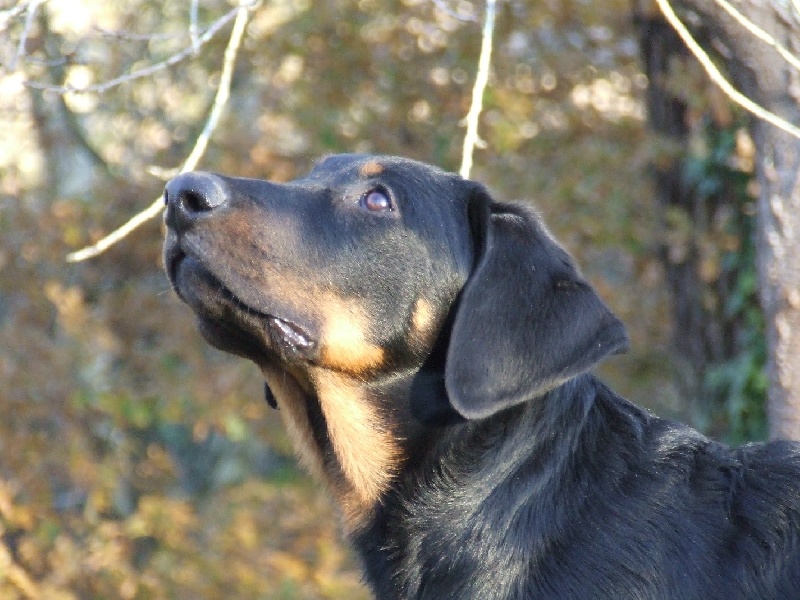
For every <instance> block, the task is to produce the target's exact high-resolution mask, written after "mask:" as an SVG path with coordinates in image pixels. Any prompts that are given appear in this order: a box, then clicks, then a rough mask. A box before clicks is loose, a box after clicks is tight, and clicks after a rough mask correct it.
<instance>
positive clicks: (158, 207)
mask: <svg viewBox="0 0 800 600" xmlns="http://www.w3.org/2000/svg"><path fill="white" fill-rule="evenodd" d="M250 6H251V5H250V4H247V5H245V4H242V5H240V6H239V8H237V9H236V11H237V12H236V21H235V22H234V24H233V31H231V37H230V40H229V41H228V46H227V48H225V56H224V60H223V65H222V73H221V75H220V79H219V87H218V88H217V93H216V96H215V97H214V103H213V104H212V105H211V110H210V111H209V114H208V120H207V121H206V124H205V127H203V131H202V132H201V134H200V136H199V137H198V138H197V141H196V142H195V145H194V148H193V149H192V152H191V153H190V154H189V157H188V158H187V159H186V161H185V162H184V163H183V167H181V169H180V172H181V173H183V172H185V171H191V170H192V169H194V168H195V167H196V166H197V163H198V162H199V161H200V158H202V156H203V154H204V153H205V151H206V148H207V147H208V141H209V139H210V138H211V135H212V134H213V133H214V130H215V129H216V127H217V123H219V119H220V116H221V115H222V112H223V110H224V108H225V105H226V104H227V103H228V99H229V98H230V90H231V78H232V76H233V67H234V64H235V63H236V55H237V53H238V52H239V46H240V45H241V42H242V38H243V37H244V32H245V26H246V25H247V20H248V18H249V8H250ZM163 209H164V206H163V199H162V198H161V197H158V198H156V199H155V200H154V201H153V203H152V204H151V205H150V206H148V207H147V208H146V209H144V210H143V211H141V212H140V213H138V214H136V215H134V216H133V218H131V219H130V220H129V221H128V222H127V223H125V224H124V225H122V227H119V228H118V229H116V230H114V231H113V232H111V233H110V234H108V235H107V236H106V237H104V238H103V239H101V240H100V241H98V242H97V243H96V244H94V245H92V246H88V247H86V248H83V249H82V250H78V251H77V252H71V253H70V254H68V255H67V261H68V262H80V261H83V260H86V259H88V258H93V257H95V256H97V255H99V254H101V253H103V252H104V251H105V250H107V249H108V248H110V247H111V246H113V245H114V244H116V243H117V242H119V241H120V240H122V239H123V238H125V237H126V236H128V235H129V234H130V233H131V232H132V231H134V230H135V229H137V228H138V227H139V226H140V225H142V224H144V223H146V222H147V221H149V220H151V219H154V218H155V217H157V216H158V215H160V214H161V212H162V210H163Z"/></svg>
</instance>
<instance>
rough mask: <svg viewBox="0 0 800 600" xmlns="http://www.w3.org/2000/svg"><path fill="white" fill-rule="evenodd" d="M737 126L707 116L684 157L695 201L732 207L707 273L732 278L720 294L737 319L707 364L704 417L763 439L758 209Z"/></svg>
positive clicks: (731, 319) (731, 436) (728, 430)
mask: <svg viewBox="0 0 800 600" xmlns="http://www.w3.org/2000/svg"><path fill="white" fill-rule="evenodd" d="M742 127H743V126H742V124H741V123H740V122H734V123H732V124H731V125H729V126H728V127H719V126H718V125H717V124H714V123H712V122H710V121H709V122H708V124H707V126H706V127H705V128H704V133H705V135H704V142H705V143H704V144H703V147H702V149H701V151H699V152H696V153H695V154H694V155H692V156H690V157H689V158H688V159H687V160H686V162H685V171H684V174H685V178H686V180H687V182H688V183H689V184H691V186H692V187H693V189H694V190H695V191H696V193H697V195H698V196H699V198H700V199H702V200H706V201H713V199H714V198H719V197H724V198H725V199H726V203H727V204H726V206H727V207H729V208H730V209H731V210H730V211H729V212H726V213H725V217H724V221H723V223H722V224H721V226H720V227H719V230H718V232H717V234H718V236H717V239H716V240H715V247H716V248H717V249H718V250H717V252H718V262H719V265H718V268H717V269H714V270H713V271H712V272H713V273H714V274H713V280H714V281H718V280H720V279H723V278H731V279H732V284H731V285H729V287H728V289H727V293H726V295H725V297H724V299H723V306H722V311H721V313H722V315H721V318H723V319H725V320H726V321H727V322H728V323H732V324H735V333H736V337H737V339H736V340H734V347H735V353H734V356H733V357H731V358H729V359H728V360H725V361H722V362H720V363H718V364H715V365H713V366H712V367H711V368H710V369H708V370H707V372H706V375H705V381H704V385H705V388H706V389H707V392H708V394H709V395H710V396H711V397H712V398H713V399H714V401H713V403H711V404H710V405H709V408H708V410H709V414H708V415H706V419H707V422H708V423H714V421H715V420H716V421H717V424H715V425H711V428H712V429H719V428H720V426H721V427H722V428H724V437H725V438H726V439H727V440H728V441H729V442H731V443H742V442H746V441H752V440H760V439H764V438H766V436H767V420H766V396H767V378H766V375H765V365H766V341H765V325H764V317H763V313H762V311H761V306H760V304H759V299H758V288H757V274H756V261H755V210H754V199H753V198H752V195H751V193H750V188H749V186H750V185H751V184H752V182H753V173H752V171H751V170H747V169H746V168H743V165H742V163H743V157H742V156H741V154H742V152H741V149H737V136H741V135H742ZM744 162H745V163H746V157H744ZM714 281H709V282H708V283H709V284H713V283H714ZM720 408H722V410H719V409H720ZM720 417H721V418H722V420H723V423H722V424H721V425H720V424H719V420H720Z"/></svg>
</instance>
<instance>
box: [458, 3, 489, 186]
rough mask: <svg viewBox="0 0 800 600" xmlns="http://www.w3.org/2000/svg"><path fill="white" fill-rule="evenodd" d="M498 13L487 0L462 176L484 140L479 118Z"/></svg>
mask: <svg viewBox="0 0 800 600" xmlns="http://www.w3.org/2000/svg"><path fill="white" fill-rule="evenodd" d="M495 13H496V0H486V14H485V16H484V20H483V35H482V41H481V55H480V58H479V59H478V73H477V75H476V76H475V86H474V87H473V88H472V104H471V106H470V108H469V112H468V113H467V119H466V121H467V133H466V135H465V136H464V147H463V151H462V154H461V169H460V170H459V173H460V174H461V176H462V177H464V178H467V177H469V173H470V171H471V170H472V153H473V152H474V150H475V146H478V145H480V144H482V143H483V142H482V141H481V140H480V138H479V137H478V119H479V118H480V116H481V111H482V110H483V93H484V91H485V90H486V83H487V82H488V81H489V69H490V67H491V64H492V37H493V35H494V19H495Z"/></svg>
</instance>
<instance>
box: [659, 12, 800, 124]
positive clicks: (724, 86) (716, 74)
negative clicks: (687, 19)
mask: <svg viewBox="0 0 800 600" xmlns="http://www.w3.org/2000/svg"><path fill="white" fill-rule="evenodd" d="M656 2H657V3H658V7H659V8H660V9H661V12H662V13H663V14H664V17H665V18H666V19H667V21H668V22H669V24H670V25H672V27H673V29H675V31H676V32H677V33H678V35H679V36H680V38H681V39H682V40H683V42H684V43H685V44H686V46H687V47H688V48H689V50H690V51H691V52H692V54H694V56H695V58H697V60H698V61H700V64H701V65H702V67H703V69H704V70H705V72H706V74H707V75H708V76H709V78H710V79H711V81H713V82H714V83H715V84H717V86H718V87H719V88H720V89H721V90H722V91H723V92H724V93H725V95H726V96H728V97H729V98H730V99H731V100H733V102H735V103H736V104H738V105H739V106H741V107H742V108H744V109H745V110H746V111H748V112H749V113H751V114H752V115H754V116H756V117H758V118H759V119H762V120H764V121H766V122H767V123H770V124H771V125H774V126H775V127H777V128H778V129H781V130H782V131H785V132H786V133H788V134H790V135H792V136H794V137H796V138H798V139H800V128H797V127H796V126H794V125H792V124H791V123H789V122H788V121H786V120H785V119H782V118H781V117H779V116H778V115H776V114H775V113H772V112H770V111H768V110H767V109H765V108H764V107H762V106H759V105H758V104H756V103H755V102H753V101H752V100H751V99H750V98H748V97H747V96H745V95H744V94H742V93H741V92H740V91H739V90H737V89H736V88H735V87H733V85H732V84H731V83H730V82H729V81H728V80H727V79H725V76H724V75H723V74H722V73H721V72H720V70H719V69H718V68H717V66H716V65H715V64H714V62H713V61H712V60H711V58H710V57H709V56H708V54H706V52H705V50H703V48H702V47H701V46H700V44H698V43H697V40H695V39H694V38H693V37H692V34H691V33H690V32H689V30H688V29H687V28H686V25H684V24H683V22H682V21H681V20H680V18H679V17H678V15H677V14H675V11H674V10H673V9H672V6H670V4H669V1H668V0H656Z"/></svg>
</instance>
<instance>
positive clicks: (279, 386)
mask: <svg viewBox="0 0 800 600" xmlns="http://www.w3.org/2000/svg"><path fill="white" fill-rule="evenodd" d="M261 372H262V373H263V374H264V378H265V379H266V380H267V385H268V386H269V389H270V391H271V392H272V395H273V396H274V397H275V401H276V402H277V403H278V408H279V409H280V410H279V412H280V415H281V420H282V421H283V425H284V427H286V433H287V435H288V436H289V440H290V441H291V443H292V447H293V448H294V451H295V453H296V454H297V456H298V457H299V460H300V464H301V465H302V466H303V467H305V468H306V470H307V471H308V472H309V473H310V474H311V476H312V477H315V478H317V479H318V480H319V481H322V482H323V483H327V482H328V477H327V474H326V473H325V469H324V465H323V461H322V454H321V452H320V448H319V446H318V445H317V443H316V441H315V440H314V436H313V434H312V433H311V423H310V422H309V420H308V413H307V411H306V401H305V398H304V393H305V392H304V391H303V389H302V388H301V386H300V384H299V383H297V380H296V379H295V378H294V377H293V376H292V375H290V374H289V373H288V372H286V371H283V370H279V369H273V368H271V367H263V366H262V367H261Z"/></svg>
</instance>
